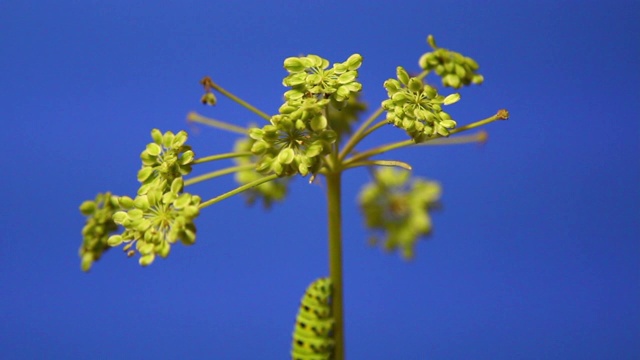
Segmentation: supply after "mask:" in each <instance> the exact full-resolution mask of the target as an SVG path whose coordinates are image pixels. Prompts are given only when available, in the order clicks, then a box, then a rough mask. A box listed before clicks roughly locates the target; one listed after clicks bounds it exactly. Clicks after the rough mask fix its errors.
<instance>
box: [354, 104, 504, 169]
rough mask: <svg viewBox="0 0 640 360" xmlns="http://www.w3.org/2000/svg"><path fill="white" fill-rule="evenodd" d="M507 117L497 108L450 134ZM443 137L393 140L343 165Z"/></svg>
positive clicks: (439, 140)
mask: <svg viewBox="0 0 640 360" xmlns="http://www.w3.org/2000/svg"><path fill="white" fill-rule="evenodd" d="M508 118H509V112H508V111H507V110H499V111H498V113H497V114H495V115H493V116H491V117H488V118H486V119H483V120H479V121H476V122H474V123H471V124H468V125H465V126H462V127H459V128H456V129H453V130H451V131H450V135H453V134H457V133H460V132H463V131H467V130H471V129H475V128H477V127H480V126H483V125H486V124H488V123H491V122H494V121H496V120H506V119H508ZM443 138H446V137H444V136H442V135H436V136H434V137H431V138H428V139H427V140H425V142H423V143H420V144H416V143H415V142H414V141H413V140H412V139H410V140H404V141H398V142H395V143H391V144H386V145H382V146H378V147H375V148H373V149H369V150H367V151H364V152H361V153H359V154H357V155H354V156H352V157H351V158H349V159H348V160H346V161H345V162H344V167H350V166H351V165H353V163H355V162H358V161H362V160H366V159H368V158H370V157H372V156H375V155H379V154H382V153H385V152H387V151H390V150H394V149H398V148H401V147H405V146H413V145H428V143H429V142H430V141H435V140H438V142H439V145H442V143H443V142H444V139H443Z"/></svg>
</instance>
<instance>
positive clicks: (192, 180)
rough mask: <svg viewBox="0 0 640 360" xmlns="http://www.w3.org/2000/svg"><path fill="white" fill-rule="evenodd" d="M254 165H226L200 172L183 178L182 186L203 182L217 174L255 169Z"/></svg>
mask: <svg viewBox="0 0 640 360" xmlns="http://www.w3.org/2000/svg"><path fill="white" fill-rule="evenodd" d="M255 167H256V164H247V165H239V166H232V167H228V168H226V169H221V170H216V171H212V172H208V173H206V174H202V175H200V176H195V177H192V178H190V179H188V180H185V181H184V186H188V185H193V184H197V183H199V182H203V181H205V180H209V179H213V178H217V177H218V176H222V175H227V174H233V173H236V172H239V171H243V170H251V169H255Z"/></svg>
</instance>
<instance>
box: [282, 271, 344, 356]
mask: <svg viewBox="0 0 640 360" xmlns="http://www.w3.org/2000/svg"><path fill="white" fill-rule="evenodd" d="M333 323H334V320H333V317H332V315H331V279H329V278H320V279H318V280H316V281H314V282H313V283H311V285H309V287H308V288H307V291H306V292H305V293H304V296H303V297H302V300H301V301H300V309H299V310H298V317H297V319H296V326H295V329H294V331H293V344H292V346H291V358H292V359H293V360H330V359H331V355H332V352H333V345H334V344H333V338H332V331H333Z"/></svg>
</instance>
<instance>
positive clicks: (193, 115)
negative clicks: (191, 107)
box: [187, 111, 249, 135]
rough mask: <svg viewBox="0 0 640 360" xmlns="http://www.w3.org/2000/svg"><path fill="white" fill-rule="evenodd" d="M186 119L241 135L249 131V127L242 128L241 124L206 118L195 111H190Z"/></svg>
mask: <svg viewBox="0 0 640 360" xmlns="http://www.w3.org/2000/svg"><path fill="white" fill-rule="evenodd" d="M187 121H192V122H197V123H200V124H205V125H209V126H211V127H214V128H217V129H221V130H226V131H231V132H234V133H238V134H242V135H247V133H248V132H249V129H246V128H243V127H241V126H237V125H233V124H229V123H227V122H224V121H220V120H215V119H211V118H208V117H204V116H202V115H200V114H198V113H197V112H195V111H192V112H190V113H189V114H188V115H187Z"/></svg>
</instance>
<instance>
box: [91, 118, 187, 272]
mask: <svg viewBox="0 0 640 360" xmlns="http://www.w3.org/2000/svg"><path fill="white" fill-rule="evenodd" d="M151 137H152V138H153V142H152V143H150V144H148V145H147V147H146V149H145V150H144V151H143V152H142V154H141V155H140V158H141V159H142V169H140V171H139V172H138V180H139V181H140V182H141V183H142V184H141V186H140V188H139V189H138V195H137V196H136V197H135V199H132V198H130V197H128V196H113V195H111V194H109V193H106V194H99V195H98V197H97V198H96V200H95V201H85V202H84V203H83V204H82V205H81V206H80V211H81V212H82V213H83V214H84V215H87V216H88V219H87V224H86V225H85V227H84V229H83V230H82V234H83V236H84V240H83V244H82V247H81V248H80V256H81V258H82V268H83V270H85V271H87V270H89V268H90V267H91V264H92V263H93V261H95V260H98V259H99V258H100V255H101V254H102V252H104V251H106V250H107V249H108V246H118V245H120V244H122V243H126V245H125V246H124V251H126V252H127V255H128V256H133V255H134V254H135V253H136V250H137V251H138V252H139V253H140V255H141V257H140V264H141V265H143V266H146V265H149V264H151V263H152V262H153V260H154V259H155V257H156V255H160V256H161V257H167V255H169V251H170V249H171V244H174V243H175V242H177V241H178V240H181V241H182V242H183V243H184V244H187V245H189V244H193V243H194V242H195V236H196V228H195V225H194V223H193V221H194V219H195V218H196V217H197V216H198V214H199V207H198V206H199V204H200V197H198V196H193V195H191V194H188V193H183V187H184V181H183V179H182V176H183V175H186V174H188V173H189V172H190V171H191V164H192V163H193V160H194V156H195V155H194V153H193V151H191V148H190V147H189V146H187V145H185V142H186V141H187V133H186V132H184V131H180V132H179V133H177V134H175V135H174V134H173V133H172V132H171V131H167V132H165V133H164V134H163V133H162V132H160V130H158V129H153V130H152V131H151ZM118 225H121V226H123V227H124V232H123V233H122V234H119V235H111V236H109V235H110V234H111V233H114V232H116V231H117V230H118ZM134 243H135V244H136V250H133V249H132V246H133V244H134Z"/></svg>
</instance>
